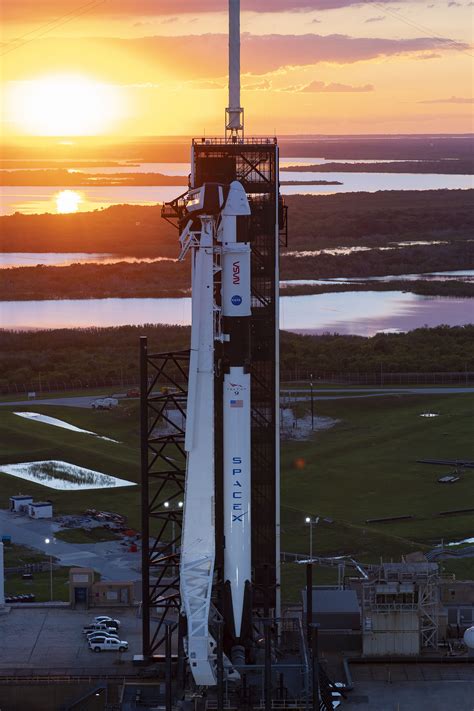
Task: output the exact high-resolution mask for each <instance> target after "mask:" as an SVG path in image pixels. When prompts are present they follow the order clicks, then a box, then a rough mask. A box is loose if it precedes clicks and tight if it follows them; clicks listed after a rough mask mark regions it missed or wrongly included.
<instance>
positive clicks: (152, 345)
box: [0, 325, 474, 391]
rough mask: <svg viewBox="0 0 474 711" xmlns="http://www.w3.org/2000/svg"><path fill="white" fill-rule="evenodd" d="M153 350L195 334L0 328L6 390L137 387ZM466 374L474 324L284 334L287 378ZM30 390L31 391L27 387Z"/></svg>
mask: <svg viewBox="0 0 474 711" xmlns="http://www.w3.org/2000/svg"><path fill="white" fill-rule="evenodd" d="M141 335H147V336H148V339H149V352H162V351H168V350H176V349H182V348H186V347H188V344H189V329H188V328H185V327H179V326H152V325H145V326H122V327H120V328H100V329H96V328H92V329H78V330H64V329H62V330H55V331H36V332H13V331H0V373H1V377H0V390H5V391H6V390H10V391H11V390H12V388H13V389H15V388H14V384H16V386H17V387H18V389H19V391H22V390H23V391H24V390H25V389H27V388H28V387H33V389H34V388H37V389H39V388H40V385H41V387H42V388H44V389H47V388H48V387H49V386H51V385H52V386H53V387H58V386H59V387H62V386H64V387H70V386H71V384H72V385H73V386H74V387H82V386H86V385H95V384H101V383H103V382H104V380H109V381H110V382H114V383H115V384H118V383H120V381H121V380H123V381H124V382H128V383H130V382H135V383H136V382H137V380H138V341H139V336H141ZM295 366H297V367H298V371H299V372H300V373H306V374H308V373H313V375H314V377H315V379H318V378H320V377H322V376H324V374H326V373H328V372H332V373H334V372H339V373H343V372H360V373H373V372H380V371H381V370H382V371H383V372H384V373H390V372H396V373H399V372H411V373H417V372H419V373H422V372H465V371H473V370H474V326H472V325H471V326H458V327H449V326H440V327H438V328H433V329H428V328H421V329H417V330H415V331H410V332H409V333H403V334H382V333H381V334H377V335H376V336H373V337H371V338H364V337H362V336H340V335H323V336H301V335H297V334H294V333H289V332H285V331H283V332H281V367H282V372H283V373H294V370H295ZM25 386H26V388H25Z"/></svg>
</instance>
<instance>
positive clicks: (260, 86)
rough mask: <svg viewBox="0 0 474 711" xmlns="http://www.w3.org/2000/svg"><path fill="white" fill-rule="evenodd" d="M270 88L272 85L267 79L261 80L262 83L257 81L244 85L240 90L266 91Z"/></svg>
mask: <svg viewBox="0 0 474 711" xmlns="http://www.w3.org/2000/svg"><path fill="white" fill-rule="evenodd" d="M271 88H272V83H271V81H269V80H268V79H262V81H258V82H256V83H254V84H244V85H243V86H242V89H245V90H246V91H266V90H267V89H271Z"/></svg>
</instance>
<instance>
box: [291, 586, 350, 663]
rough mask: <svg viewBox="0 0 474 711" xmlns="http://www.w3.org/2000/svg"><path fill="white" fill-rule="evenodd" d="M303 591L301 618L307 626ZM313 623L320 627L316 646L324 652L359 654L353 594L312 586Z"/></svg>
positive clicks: (332, 588) (305, 599)
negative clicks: (356, 652) (355, 652)
mask: <svg viewBox="0 0 474 711" xmlns="http://www.w3.org/2000/svg"><path fill="white" fill-rule="evenodd" d="M306 594H307V593H306V589H305V590H303V594H302V597H303V617H304V621H305V623H306V619H307V613H306V605H307V598H306ZM312 608H313V619H312V622H316V623H318V624H319V626H320V627H319V646H320V648H321V649H322V650H324V651H327V652H334V651H338V652H341V651H347V652H349V651H352V652H354V651H360V650H361V647H362V630H361V628H362V625H361V610H360V605H359V601H358V599H357V593H356V592H355V590H341V589H339V588H337V587H332V586H314V587H313V595H312Z"/></svg>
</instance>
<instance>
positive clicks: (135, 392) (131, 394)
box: [127, 388, 140, 397]
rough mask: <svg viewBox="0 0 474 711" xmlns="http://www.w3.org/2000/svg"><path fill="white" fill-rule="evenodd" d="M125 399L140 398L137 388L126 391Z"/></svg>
mask: <svg viewBox="0 0 474 711" xmlns="http://www.w3.org/2000/svg"><path fill="white" fill-rule="evenodd" d="M127 397H140V390H139V389H138V388H132V389H131V390H127Z"/></svg>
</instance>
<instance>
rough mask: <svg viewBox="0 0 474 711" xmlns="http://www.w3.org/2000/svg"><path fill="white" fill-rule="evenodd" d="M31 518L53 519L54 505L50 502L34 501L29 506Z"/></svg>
mask: <svg viewBox="0 0 474 711" xmlns="http://www.w3.org/2000/svg"><path fill="white" fill-rule="evenodd" d="M28 516H30V517H31V518H53V504H52V503H51V502H50V501H34V502H33V503H31V504H29V505H28Z"/></svg>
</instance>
